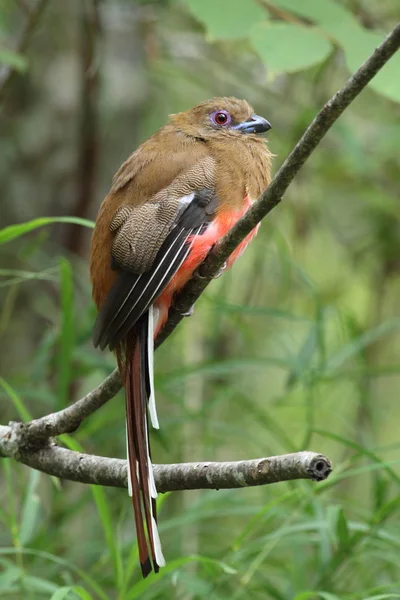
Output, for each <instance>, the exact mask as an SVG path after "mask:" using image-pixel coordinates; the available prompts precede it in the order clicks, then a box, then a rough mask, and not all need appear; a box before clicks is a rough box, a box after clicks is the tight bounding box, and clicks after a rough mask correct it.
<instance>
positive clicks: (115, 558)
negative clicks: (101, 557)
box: [60, 435, 122, 587]
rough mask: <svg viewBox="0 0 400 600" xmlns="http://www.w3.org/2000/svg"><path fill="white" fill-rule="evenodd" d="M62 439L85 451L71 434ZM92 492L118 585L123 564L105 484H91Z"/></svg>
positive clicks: (68, 445)
mask: <svg viewBox="0 0 400 600" xmlns="http://www.w3.org/2000/svg"><path fill="white" fill-rule="evenodd" d="M60 440H61V441H62V442H63V443H64V444H65V445H66V446H67V447H68V448H69V449H70V450H74V451H75V452H84V448H83V447H82V446H81V445H80V444H79V442H78V441H77V440H75V439H73V438H72V437H70V436H69V435H61V436H60ZM90 489H91V492H92V494H93V498H94V501H95V503H96V507H97V512H98V514H99V517H100V521H101V524H102V526H103V532H104V537H105V538H106V542H107V546H108V551H109V553H110V556H111V559H112V562H113V567H114V573H115V577H116V580H117V581H118V587H119V585H120V582H121V580H122V565H121V561H120V560H119V554H118V551H117V543H116V535H115V528H114V524H113V520H112V515H111V510H110V506H109V504H108V502H107V498H106V494H105V491H104V488H103V486H100V485H91V486H90Z"/></svg>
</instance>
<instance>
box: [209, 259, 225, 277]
mask: <svg viewBox="0 0 400 600" xmlns="http://www.w3.org/2000/svg"><path fill="white" fill-rule="evenodd" d="M227 266H228V265H227V264H226V261H225V262H224V264H223V265H222V267H221V268H220V270H219V271H218V272H217V273H216V274H215V275H214V277H213V279H218V278H219V277H221V275H222V273H223V272H224V271H225V269H226V267H227Z"/></svg>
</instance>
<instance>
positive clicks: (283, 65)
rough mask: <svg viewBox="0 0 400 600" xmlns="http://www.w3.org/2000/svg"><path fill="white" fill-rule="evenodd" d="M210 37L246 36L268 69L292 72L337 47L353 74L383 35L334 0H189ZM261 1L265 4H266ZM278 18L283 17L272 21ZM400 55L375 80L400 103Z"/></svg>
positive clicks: (376, 86)
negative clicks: (254, 0) (259, 0)
mask: <svg viewBox="0 0 400 600" xmlns="http://www.w3.org/2000/svg"><path fill="white" fill-rule="evenodd" d="M185 1H186V4H187V5H188V7H189V9H190V10H191V11H192V13H193V15H194V16H195V17H196V18H197V19H199V21H201V22H202V23H203V24H204V26H205V28H206V31H207V33H208V35H209V37H210V40H227V39H240V38H247V39H248V40H249V42H250V44H251V46H252V47H253V48H254V50H255V51H256V52H257V53H258V55H259V57H260V58H261V60H262V61H263V62H264V64H265V66H266V68H267V72H271V73H275V74H276V73H291V72H295V71H301V70H302V69H307V68H309V67H311V66H314V65H317V64H320V63H322V62H323V61H325V60H326V59H327V58H328V56H329V55H330V54H331V53H332V51H333V49H334V46H335V45H338V46H340V48H341V49H342V50H343V52H344V56H345V60H346V65H347V67H348V69H349V71H350V72H353V71H355V70H357V69H358V67H359V66H360V65H361V64H362V63H363V62H364V61H365V60H366V59H367V58H368V57H369V56H370V55H371V54H372V52H373V51H374V49H375V48H376V46H378V45H379V44H380V43H381V42H382V41H383V39H384V36H383V34H382V33H381V32H378V31H371V30H370V29H367V28H366V27H363V26H362V25H361V23H360V22H359V21H358V20H357V19H356V17H355V16H354V15H353V14H352V13H351V12H350V10H349V9H347V8H345V7H344V6H343V5H342V4H340V3H339V2H338V1H335V0H301V2H299V0H272V1H271V2H269V3H265V9H264V11H263V10H262V9H261V7H260V6H259V5H258V4H256V3H255V2H253V1H251V2H250V1H249V0H234V1H233V0H232V1H230V0H185ZM261 4H262V3H261ZM276 9H278V13H276ZM277 14H278V16H279V17H280V18H281V19H283V21H279V20H278V21H277V20H271V18H276V16H277ZM399 72H400V57H399V56H395V57H393V58H392V59H391V61H390V62H389V63H388V64H387V65H386V66H385V67H384V68H383V69H382V70H381V72H380V73H379V74H378V75H377V77H376V78H375V79H374V80H373V81H372V82H371V83H370V85H371V87H372V88H373V89H374V90H375V91H377V92H378V93H380V94H383V95H384V96H386V97H387V98H390V99H392V100H395V101H397V102H400V78H399V77H398V73H399Z"/></svg>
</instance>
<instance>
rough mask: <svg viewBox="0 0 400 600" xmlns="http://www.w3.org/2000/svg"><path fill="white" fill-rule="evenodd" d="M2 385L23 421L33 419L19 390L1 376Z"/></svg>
mask: <svg viewBox="0 0 400 600" xmlns="http://www.w3.org/2000/svg"><path fill="white" fill-rule="evenodd" d="M0 386H1V387H2V388H3V390H4V391H5V392H6V394H7V396H9V398H10V400H11V401H12V403H13V404H14V408H15V410H16V411H17V413H18V416H19V418H20V419H21V420H22V421H30V420H31V419H32V417H31V415H30V413H29V411H28V409H27V408H25V405H24V403H23V401H22V400H21V398H20V397H19V395H18V394H17V392H16V391H15V390H14V389H13V388H12V387H11V385H9V384H8V383H7V381H6V380H5V379H3V378H2V377H0Z"/></svg>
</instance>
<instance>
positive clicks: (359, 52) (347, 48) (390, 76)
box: [342, 28, 400, 102]
mask: <svg viewBox="0 0 400 600" xmlns="http://www.w3.org/2000/svg"><path fill="white" fill-rule="evenodd" d="M383 39H384V35H381V34H379V33H375V32H373V31H365V30H363V29H361V28H360V29H359V30H358V31H356V32H354V34H353V35H352V36H351V37H349V38H348V39H343V41H342V46H343V49H344V53H345V58H346V65H347V67H348V69H349V70H350V71H351V72H354V71H356V70H357V69H358V67H359V66H360V65H361V64H362V63H363V62H365V61H366V60H367V58H368V57H369V56H370V55H371V54H372V53H373V51H374V50H375V48H376V47H377V46H378V45H379V44H380V43H381V42H382V41H383ZM399 73H400V56H399V55H398V54H396V55H395V56H393V57H392V58H391V59H390V60H389V62H388V63H387V64H386V65H385V66H384V67H383V68H382V69H381V70H380V71H379V73H378V74H377V75H375V77H374V78H373V80H372V81H371V83H370V84H369V85H370V86H371V87H372V88H373V89H374V90H375V91H376V92H379V93H380V94H382V95H384V96H386V97H387V98H390V99H391V100H394V101H396V102H400V77H399Z"/></svg>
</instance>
